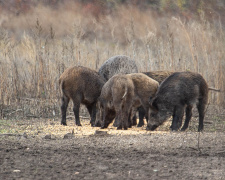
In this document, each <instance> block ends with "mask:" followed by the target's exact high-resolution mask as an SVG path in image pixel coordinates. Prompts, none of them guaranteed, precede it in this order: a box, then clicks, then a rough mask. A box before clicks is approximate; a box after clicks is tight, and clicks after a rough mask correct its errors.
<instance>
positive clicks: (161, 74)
mask: <svg viewBox="0 0 225 180" xmlns="http://www.w3.org/2000/svg"><path fill="white" fill-rule="evenodd" d="M142 73H143V74H145V75H147V76H148V77H150V78H152V79H154V80H156V81H158V83H159V84H161V83H162V81H163V80H164V79H166V78H167V77H168V76H170V75H171V74H173V73H174V72H172V71H150V72H142ZM146 114H147V113H146V112H145V109H144V108H143V107H142V106H140V107H139V108H138V117H139V122H138V125H137V126H138V127H142V126H143V125H144V117H145V118H146V121H147V122H148V119H147V115H146ZM133 122H134V125H135V124H137V123H136V116H134V118H133Z"/></svg>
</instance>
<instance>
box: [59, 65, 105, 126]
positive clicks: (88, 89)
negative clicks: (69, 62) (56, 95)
mask: <svg viewBox="0 0 225 180" xmlns="http://www.w3.org/2000/svg"><path fill="white" fill-rule="evenodd" d="M59 83H60V87H61V90H62V93H63V95H62V106H61V111H62V121H61V124H63V125H66V110H67V106H68V103H69V101H70V99H72V101H73V105H74V107H73V111H74V114H75V119H76V124H77V125H79V126H80V125H81V124H80V119H79V107H80V104H84V105H86V107H87V109H88V111H89V114H90V116H91V124H92V126H93V125H94V122H95V118H96V102H97V100H98V97H99V96H100V93H101V89H102V86H103V85H104V83H105V81H104V79H103V78H102V77H101V76H100V75H99V74H98V73H97V72H96V71H94V70H92V69H90V68H86V67H83V66H74V67H71V68H68V69H66V70H65V71H64V72H63V73H62V75H61V76H60V78H59Z"/></svg>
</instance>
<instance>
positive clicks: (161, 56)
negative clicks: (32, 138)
mask: <svg viewBox="0 0 225 180" xmlns="http://www.w3.org/2000/svg"><path fill="white" fill-rule="evenodd" d="M46 17H47V18H46ZM1 22H4V23H2V28H1V29H0V49H1V51H0V77H1V80H0V117H6V118H7V117H10V115H12V112H15V113H22V115H23V116H25V117H27V116H28V115H30V116H35V117H43V116H48V115H51V114H52V113H53V112H54V113H56V116H58V115H59V106H60V101H59V87H58V78H59V76H60V74H61V73H62V72H63V71H64V70H65V68H67V67H69V66H74V65H83V66H87V67H91V68H92V69H98V68H99V67H100V66H101V64H102V63H103V62H104V61H105V60H107V59H108V58H109V57H111V56H114V55H117V54H124V55H128V56H130V57H132V58H134V59H135V60H136V62H137V64H138V66H139V70H140V71H151V70H176V71H181V70H191V71H196V72H199V73H201V74H202V75H203V76H204V77H205V79H206V80H207V82H208V84H209V86H210V87H215V88H218V89H221V90H222V91H223V92H221V93H215V92H210V95H209V102H210V104H216V105H219V106H224V105H225V104H224V95H225V94H224V88H225V84H224V82H225V73H224V72H225V71H224V70H225V61H224V59H225V49H224V46H225V34H224V25H223V24H221V22H220V21H219V20H215V21H214V22H210V23H209V22H208V21H207V19H205V18H204V16H202V18H201V21H195V20H194V19H192V20H189V21H187V22H184V21H183V20H181V19H180V18H179V17H167V16H156V15H155V14H154V13H152V12H151V11H141V10H140V9H138V8H135V7H132V6H130V7H125V6H121V7H118V8H117V11H114V12H113V13H111V14H108V15H105V16H100V17H99V18H98V19H96V18H95V17H92V16H91V15H89V14H87V13H86V12H85V11H84V9H82V8H80V6H79V4H69V5H68V4H67V5H64V6H62V7H60V8H58V9H57V10H52V9H50V8H48V7H44V6H38V7H36V8H34V9H33V11H32V13H29V14H26V15H20V16H11V15H5V16H2V17H1ZM20 109H21V111H20ZM45 112H46V114H45ZM10 113H11V114H10ZM20 117H21V116H20Z"/></svg>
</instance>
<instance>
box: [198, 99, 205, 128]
mask: <svg viewBox="0 0 225 180" xmlns="http://www.w3.org/2000/svg"><path fill="white" fill-rule="evenodd" d="M205 105H206V103H205V102H204V99H200V100H199V103H198V104H197V108H198V113H199V125H198V132H200V131H202V130H203V120H204V117H205Z"/></svg>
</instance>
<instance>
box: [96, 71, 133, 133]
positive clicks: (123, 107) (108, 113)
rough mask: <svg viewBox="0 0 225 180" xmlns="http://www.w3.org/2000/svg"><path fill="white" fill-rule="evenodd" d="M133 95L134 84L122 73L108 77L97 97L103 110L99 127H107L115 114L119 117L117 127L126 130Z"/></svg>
mask: <svg viewBox="0 0 225 180" xmlns="http://www.w3.org/2000/svg"><path fill="white" fill-rule="evenodd" d="M133 97H134V85H133V82H132V80H131V79H129V78H128V77H126V76H125V75H123V74H117V75H114V76H113V77H112V78H110V79H109V80H108V81H107V82H106V83H105V84H104V86H103V88H102V91H101V95H100V97H99V101H100V106H101V109H102V111H103V112H102V115H101V117H102V126H101V128H107V127H108V125H109V124H110V123H111V122H112V121H113V119H114V118H115V117H116V116H117V117H118V119H119V124H118V127H117V129H122V128H124V130H127V128H128V119H129V113H130V111H131V107H132V101H133Z"/></svg>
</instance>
